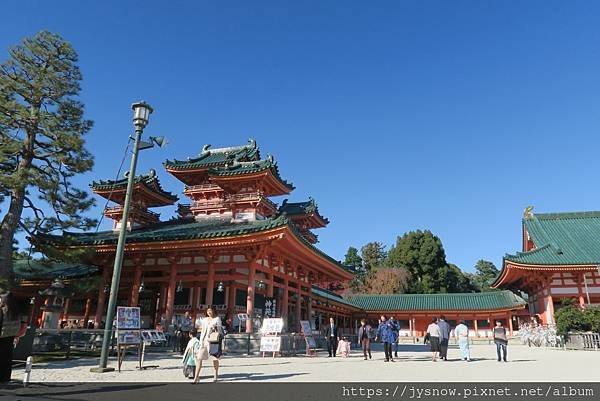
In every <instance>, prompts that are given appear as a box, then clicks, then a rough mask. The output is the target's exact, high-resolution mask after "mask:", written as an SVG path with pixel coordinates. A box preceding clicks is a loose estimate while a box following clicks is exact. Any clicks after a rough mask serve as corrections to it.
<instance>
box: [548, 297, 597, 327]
mask: <svg viewBox="0 0 600 401" xmlns="http://www.w3.org/2000/svg"><path fill="white" fill-rule="evenodd" d="M554 317H555V319H556V331H557V332H558V334H560V335H563V336H567V335H568V334H569V332H574V331H588V330H590V328H591V325H590V323H589V322H588V319H586V315H585V312H584V310H583V309H581V308H580V307H579V306H578V305H576V304H575V300H574V299H564V300H563V302H562V305H561V307H560V308H559V309H558V310H557V311H556V312H555V313H554Z"/></svg>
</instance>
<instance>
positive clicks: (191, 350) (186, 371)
mask: <svg viewBox="0 0 600 401" xmlns="http://www.w3.org/2000/svg"><path fill="white" fill-rule="evenodd" d="M197 334H198V332H197V331H196V329H192V330H190V341H189V342H188V343H187V346H186V347H185V351H184V353H183V375H184V376H185V377H187V378H188V379H193V378H194V373H195V371H196V353H197V352H198V350H199V349H200V340H198V337H196V336H197Z"/></svg>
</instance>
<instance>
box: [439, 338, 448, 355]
mask: <svg viewBox="0 0 600 401" xmlns="http://www.w3.org/2000/svg"><path fill="white" fill-rule="evenodd" d="M447 356H448V339H447V338H440V358H444V359H445V358H446V357H447Z"/></svg>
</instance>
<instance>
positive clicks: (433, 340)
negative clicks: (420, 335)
mask: <svg viewBox="0 0 600 401" xmlns="http://www.w3.org/2000/svg"><path fill="white" fill-rule="evenodd" d="M427 334H429V343H430V344H431V353H432V356H431V360H432V361H433V362H436V361H437V356H438V352H440V327H439V326H438V325H437V317H434V318H432V319H431V323H430V324H429V326H427Z"/></svg>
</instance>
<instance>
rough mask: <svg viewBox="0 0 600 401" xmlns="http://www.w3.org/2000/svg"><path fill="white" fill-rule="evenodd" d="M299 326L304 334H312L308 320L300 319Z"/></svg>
mask: <svg viewBox="0 0 600 401" xmlns="http://www.w3.org/2000/svg"><path fill="white" fill-rule="evenodd" d="M300 327H301V328H302V333H304V335H305V336H311V335H312V327H310V322H309V321H308V320H300Z"/></svg>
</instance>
